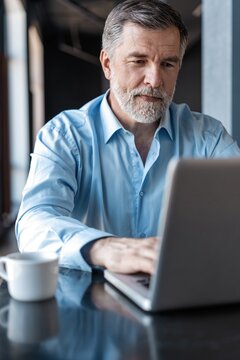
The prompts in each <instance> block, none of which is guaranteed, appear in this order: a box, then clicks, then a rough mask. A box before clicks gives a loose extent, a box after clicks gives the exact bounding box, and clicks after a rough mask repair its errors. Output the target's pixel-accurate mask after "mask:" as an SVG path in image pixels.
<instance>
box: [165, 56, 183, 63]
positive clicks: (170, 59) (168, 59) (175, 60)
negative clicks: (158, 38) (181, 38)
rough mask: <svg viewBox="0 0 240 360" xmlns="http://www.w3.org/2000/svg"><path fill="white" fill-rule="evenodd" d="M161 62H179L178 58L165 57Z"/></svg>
mask: <svg viewBox="0 0 240 360" xmlns="http://www.w3.org/2000/svg"><path fill="white" fill-rule="evenodd" d="M162 61H170V62H175V63H177V62H179V61H180V58H179V57H178V56H167V57H165V58H163V59H162Z"/></svg>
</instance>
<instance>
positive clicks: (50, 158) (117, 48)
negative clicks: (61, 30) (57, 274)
mask: <svg viewBox="0 0 240 360" xmlns="http://www.w3.org/2000/svg"><path fill="white" fill-rule="evenodd" d="M186 44H187V30H186V28H185V26H184V24H183V23H182V20H181V17H180V15H179V13H178V12H177V11H175V10H174V9H172V8H171V7H170V6H168V5H167V4H165V3H162V2H161V1H159V0H141V1H137V0H127V1H125V2H123V3H120V4H119V5H117V6H116V7H115V8H114V9H113V10H112V12H111V13H110V14H109V16H108V19H107V21H106V24H105V28H104V33H103V48H102V51H101V55H100V61H101V64H102V68H103V71H104V74H105V76H106V78H107V79H108V80H109V81H110V90H109V91H108V92H107V93H106V94H105V95H104V96H100V97H99V98H97V99H94V100H92V101H91V102H90V103H88V104H86V105H85V106H83V107H82V108H81V109H80V110H71V111H65V112H63V113H61V114H59V115H58V116H56V117H55V118H54V119H53V120H51V121H50V122H48V123H47V124H46V125H45V126H44V127H43V129H42V130H41V131H40V132H39V134H38V137H37V140H36V145H35V149H34V153H33V154H32V162H31V168H30V173H29V177H28V180H27V184H26V186H25V189H24V193H23V200H22V204H21V208H20V211H19V215H18V219H17V224H16V233H17V237H18V242H19V248H20V250H21V251H34V250H48V251H50V250H51V251H55V252H57V253H58V254H59V256H60V265H62V266H66V267H73V268H79V269H82V270H91V268H92V266H103V267H106V268H108V269H110V270H112V271H117V272H125V273H133V272H137V271H145V272H148V273H152V272H153V271H154V261H155V258H156V246H157V242H158V238H157V237H156V235H157V234H158V219H159V216H160V213H161V210H162V209H161V206H162V195H163V191H164V180H165V174H166V169H167V166H168V163H169V161H170V159H171V158H172V157H204V158H211V157H230V156H239V155H240V150H239V148H238V147H237V145H236V143H235V142H234V141H233V139H232V138H231V137H230V136H229V135H228V134H227V132H226V131H225V129H224V128H223V126H222V125H221V123H220V122H218V121H217V120H214V119H212V118H210V117H208V116H204V115H202V114H199V113H193V112H191V111H190V109H189V108H188V107H187V106H186V105H184V104H183V105H176V104H174V103H172V97H173V94H174V89H175V85H176V81H177V77H178V72H179V70H180V67H181V63H182V59H183V55H184V51H185V48H186Z"/></svg>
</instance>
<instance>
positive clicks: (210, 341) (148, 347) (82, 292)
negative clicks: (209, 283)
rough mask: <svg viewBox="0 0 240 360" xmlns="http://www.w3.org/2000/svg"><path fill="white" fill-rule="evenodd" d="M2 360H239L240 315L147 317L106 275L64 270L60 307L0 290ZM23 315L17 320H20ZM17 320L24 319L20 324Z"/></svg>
mask: <svg viewBox="0 0 240 360" xmlns="http://www.w3.org/2000/svg"><path fill="white" fill-rule="evenodd" d="M1 295H2V299H5V300H3V301H0V307H1V310H0V319H1V324H2V326H1V329H0V332H1V333H0V358H1V359H2V358H3V359H4V360H5V359H15V358H16V359H28V358H29V359H66V360H67V359H73V360H75V359H97V360H101V359H104V360H105V359H106V360H108V359H109V360H110V359H111V360H115V359H124V360H125V359H126V360H128V359H138V360H141V359H150V360H156V359H163V360H168V359H185V360H188V359H208V358H209V359H222V358H224V359H225V358H227V359H236V358H238V357H239V355H240V307H239V306H231V307H226V308H223V307H221V308H211V309H198V310H191V311H184V312H168V313H159V314H154V315H153V314H148V313H146V312H143V311H141V310H140V309H139V308H138V307H137V306H135V305H134V304H133V303H131V302H130V301H128V300H127V299H126V298H125V297H124V296H122V295H121V294H120V293H119V292H118V291H116V290H115V289H114V288H113V287H111V286H110V285H108V284H106V283H104V281H103V277H102V276H101V275H93V276H91V274H90V273H84V272H80V271H76V270H69V269H60V274H59V280H58V288H57V292H56V296H55V299H52V300H50V301H45V302H39V303H35V304H32V303H19V302H16V301H15V300H13V299H10V298H9V296H8V294H7V291H6V287H5V283H3V284H2V285H1V286H0V297H1ZM18 314H19V315H18ZM18 316H19V317H18Z"/></svg>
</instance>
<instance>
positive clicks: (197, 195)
mask: <svg viewBox="0 0 240 360" xmlns="http://www.w3.org/2000/svg"><path fill="white" fill-rule="evenodd" d="M165 184H166V185H165V191H164V199H163V210H162V212H161V216H160V221H159V234H158V235H159V236H160V239H161V240H160V243H159V248H158V260H157V262H156V270H155V272H154V275H152V276H151V277H150V276H148V275H146V274H143V273H138V274H133V275H125V274H117V273H113V272H110V271H109V270H105V271H104V276H105V279H106V280H107V281H108V282H109V283H111V284H112V285H113V286H114V287H116V288H117V289H118V290H119V291H121V292H122V293H123V294H124V295H126V296H127V297H128V298H129V299H131V300H132V301H133V302H134V303H135V304H137V305H138V306H139V307H141V308H142V309H143V310H146V311H165V310H175V309H185V308H192V307H198V306H212V305H223V304H228V303H236V302H240V159H238V158H231V159H180V160H175V159H173V160H171V161H170V163H169V166H168V170H167V174H166V181H165Z"/></svg>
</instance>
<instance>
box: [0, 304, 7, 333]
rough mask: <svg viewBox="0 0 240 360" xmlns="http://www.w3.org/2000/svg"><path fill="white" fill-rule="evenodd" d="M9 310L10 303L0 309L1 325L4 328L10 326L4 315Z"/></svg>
mask: <svg viewBox="0 0 240 360" xmlns="http://www.w3.org/2000/svg"><path fill="white" fill-rule="evenodd" d="M8 310H9V305H6V306H4V307H3V308H2V309H0V325H1V326H2V327H4V328H7V327H8V321H7V320H5V319H4V315H5V314H6V313H7V311H8Z"/></svg>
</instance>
